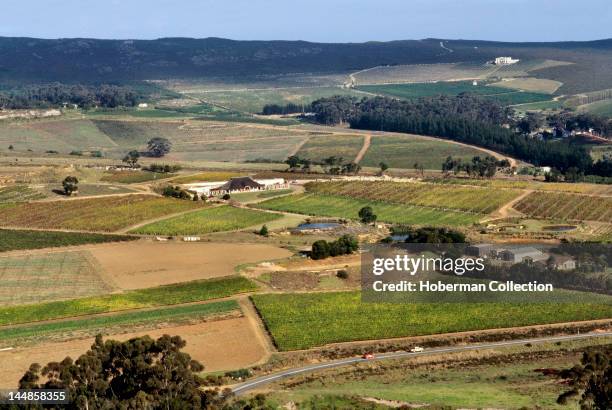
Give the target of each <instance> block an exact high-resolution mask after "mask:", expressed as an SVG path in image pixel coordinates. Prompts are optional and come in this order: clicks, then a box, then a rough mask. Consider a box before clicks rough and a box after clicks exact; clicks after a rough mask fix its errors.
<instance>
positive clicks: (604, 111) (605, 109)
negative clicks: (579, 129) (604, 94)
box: [579, 99, 612, 118]
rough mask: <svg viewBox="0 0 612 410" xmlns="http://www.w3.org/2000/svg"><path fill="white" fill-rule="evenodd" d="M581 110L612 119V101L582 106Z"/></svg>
mask: <svg viewBox="0 0 612 410" xmlns="http://www.w3.org/2000/svg"><path fill="white" fill-rule="evenodd" d="M579 109H580V110H584V111H588V112H590V113H593V114H596V115H601V116H602V117H607V118H612V99H611V100H603V101H597V102H594V103H591V104H586V105H581V106H580V107H579Z"/></svg>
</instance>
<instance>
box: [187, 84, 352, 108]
mask: <svg viewBox="0 0 612 410" xmlns="http://www.w3.org/2000/svg"><path fill="white" fill-rule="evenodd" d="M340 94H342V95H355V96H358V97H359V96H361V94H359V93H356V92H355V91H352V90H349V89H343V88H340V87H299V88H270V89H260V90H257V89H249V90H234V91H229V90H228V91H209V92H193V93H189V94H188V95H190V96H192V97H196V98H198V99H201V100H204V101H207V102H209V103H213V104H216V105H218V106H221V107H225V108H228V109H231V110H238V111H242V112H250V113H259V112H261V110H262V109H263V107H264V105H266V104H279V105H286V104H289V103H293V104H310V103H311V102H313V101H314V100H318V99H319V98H325V97H331V96H334V95H340Z"/></svg>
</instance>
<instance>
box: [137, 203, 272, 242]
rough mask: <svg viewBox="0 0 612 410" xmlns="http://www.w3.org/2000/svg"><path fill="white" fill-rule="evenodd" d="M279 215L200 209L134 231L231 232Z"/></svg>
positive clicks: (180, 233)
mask: <svg viewBox="0 0 612 410" xmlns="http://www.w3.org/2000/svg"><path fill="white" fill-rule="evenodd" d="M280 217H281V215H278V214H272V213H268V212H261V211H255V210H252V209H244V208H235V207H232V206H219V207H214V208H207V209H202V210H200V211H196V212H191V213H189V214H187V215H181V216H177V217H174V218H170V219H165V220H163V221H159V222H155V223H152V224H150V225H145V226H143V227H140V228H138V229H135V230H134V231H133V233H139V234H145V235H201V234H206V233H211V232H222V231H233V230H237V229H243V228H247V227H249V226H254V225H260V224H264V223H266V222H270V221H273V220H275V219H278V218H280Z"/></svg>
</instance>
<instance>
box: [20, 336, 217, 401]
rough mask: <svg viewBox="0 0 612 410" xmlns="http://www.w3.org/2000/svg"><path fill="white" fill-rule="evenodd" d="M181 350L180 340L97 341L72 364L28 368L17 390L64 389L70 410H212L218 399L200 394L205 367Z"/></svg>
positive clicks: (99, 338)
mask: <svg viewBox="0 0 612 410" xmlns="http://www.w3.org/2000/svg"><path fill="white" fill-rule="evenodd" d="M185 344H186V343H185V341H184V340H183V339H181V338H180V337H179V336H169V335H164V336H162V337H160V338H159V339H157V340H154V339H152V338H151V337H149V336H143V337H137V338H133V339H130V340H127V341H125V342H118V341H115V340H106V341H104V340H103V339H102V336H101V335H98V336H96V339H95V342H94V344H93V345H92V346H91V349H90V350H89V351H87V352H86V353H85V354H83V355H82V356H80V357H79V358H78V359H77V360H72V359H71V358H70V357H66V358H65V359H64V360H62V361H61V362H51V363H49V364H47V365H46V366H44V367H42V368H41V366H40V365H38V364H36V363H35V364H33V365H31V366H30V369H29V370H28V371H27V372H26V373H25V374H24V376H23V377H22V378H21V380H20V381H19V388H20V389H66V390H67V391H68V397H69V399H70V401H71V405H70V408H75V409H87V408H89V409H103V408H104V409H111V408H134V409H136V408H139V409H142V408H150V409H161V408H163V409H166V408H191V409H204V408H211V407H213V408H215V407H214V406H216V405H218V404H221V402H222V398H220V397H219V395H218V393H214V392H203V391H202V390H201V389H200V388H201V387H202V384H203V380H202V379H201V378H200V377H199V376H198V375H197V373H198V372H201V371H202V370H204V366H202V365H201V364H200V363H199V362H197V361H195V360H192V359H191V357H190V356H189V355H188V354H187V353H184V352H182V351H181V350H182V349H183V348H184V347H185Z"/></svg>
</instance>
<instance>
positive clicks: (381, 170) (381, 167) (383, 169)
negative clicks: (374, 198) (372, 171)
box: [378, 161, 389, 175]
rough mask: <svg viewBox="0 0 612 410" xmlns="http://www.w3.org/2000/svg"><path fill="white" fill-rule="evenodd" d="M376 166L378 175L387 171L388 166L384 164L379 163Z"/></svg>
mask: <svg viewBox="0 0 612 410" xmlns="http://www.w3.org/2000/svg"><path fill="white" fill-rule="evenodd" d="M378 166H379V167H380V175H383V174H384V173H385V171H386V170H388V169H389V165H387V163H386V162H382V161H381V162H380V163H379V164H378Z"/></svg>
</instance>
